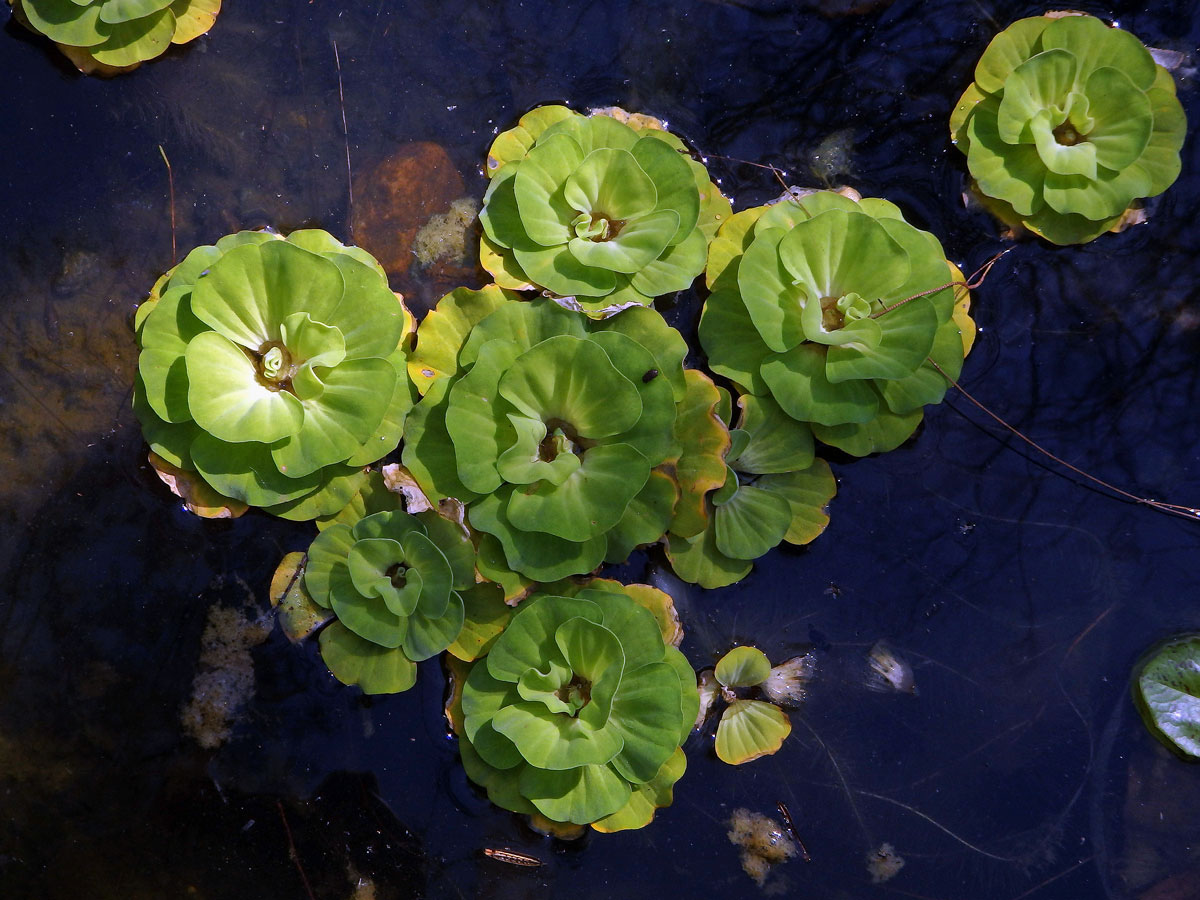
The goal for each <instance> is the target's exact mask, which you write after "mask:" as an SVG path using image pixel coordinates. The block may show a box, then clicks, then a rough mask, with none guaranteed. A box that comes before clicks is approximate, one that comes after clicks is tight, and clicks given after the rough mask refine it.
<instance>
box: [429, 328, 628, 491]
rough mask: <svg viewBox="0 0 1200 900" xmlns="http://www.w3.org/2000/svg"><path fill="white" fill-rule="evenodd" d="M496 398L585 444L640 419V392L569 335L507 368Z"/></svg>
mask: <svg viewBox="0 0 1200 900" xmlns="http://www.w3.org/2000/svg"><path fill="white" fill-rule="evenodd" d="M489 346H490V345H489ZM479 365H480V364H479V363H477V364H476V367H475V369H474V370H472V373H471V374H474V371H475V370H477V369H478V368H479ZM470 377H471V376H470V375H468V376H467V378H470ZM464 381H466V379H465V378H464ZM460 384H461V383H460ZM498 392H499V394H500V396H502V397H504V399H505V400H507V401H508V402H509V403H511V404H512V405H513V406H514V407H516V408H517V409H518V410H520V411H521V412H522V413H524V414H525V415H526V416H529V417H530V418H535V419H540V420H541V421H543V422H546V423H550V422H552V421H553V422H565V423H567V424H568V425H570V426H571V428H572V429H573V430H574V431H575V432H576V433H577V434H579V435H580V436H581V437H585V438H604V437H610V436H612V435H615V434H620V433H621V432H623V431H625V430H627V429H629V428H630V427H632V426H633V424H634V423H635V422H637V420H638V418H639V417H640V416H641V413H642V401H641V397H640V395H639V393H638V390H637V388H636V387H634V385H633V383H632V382H630V380H629V379H628V378H626V377H624V376H623V375H622V374H621V373H620V372H618V371H617V370H616V368H615V367H614V366H613V364H612V362H611V361H610V360H609V358H608V356H607V355H606V354H605V352H604V350H603V349H601V347H600V346H599V345H598V344H596V343H595V342H593V341H587V340H581V339H579V338H575V337H571V336H569V335H561V336H559V337H552V338H549V339H547V340H545V341H542V342H541V343H540V344H538V345H536V346H535V347H532V348H531V349H530V350H528V351H527V352H525V353H524V354H522V355H521V356H520V357H519V358H518V359H516V360H515V361H514V362H512V363H511V364H509V366H508V367H507V371H505V372H504V374H503V375H502V376H501V378H500V379H499V384H498ZM452 403H453V399H452ZM451 434H454V430H453V427H452V429H451ZM455 443H456V444H457V443H458V441H456V442H455ZM640 488H641V486H640V485H639V486H638V489H639V490H640Z"/></svg>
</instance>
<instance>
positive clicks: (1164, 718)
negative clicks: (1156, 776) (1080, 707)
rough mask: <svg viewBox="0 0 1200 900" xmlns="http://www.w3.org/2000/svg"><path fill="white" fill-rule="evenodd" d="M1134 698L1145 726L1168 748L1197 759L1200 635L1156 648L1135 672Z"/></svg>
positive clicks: (1199, 740) (1199, 743) (1199, 745)
mask: <svg viewBox="0 0 1200 900" xmlns="http://www.w3.org/2000/svg"><path fill="white" fill-rule="evenodd" d="M1133 694H1134V699H1135V700H1136V701H1137V705H1138V710H1139V711H1140V712H1141V714H1142V719H1143V721H1145V723H1146V726H1147V727H1148V728H1149V729H1150V730H1151V732H1153V733H1154V735H1155V736H1156V737H1158V738H1159V739H1160V740H1162V741H1163V742H1164V743H1166V744H1167V746H1169V747H1171V748H1172V749H1174V750H1175V751H1176V752H1178V753H1181V754H1183V755H1184V756H1185V757H1187V758H1189V759H1193V760H1200V635H1195V634H1189V635H1184V636H1182V637H1179V638H1175V639H1173V640H1171V641H1168V642H1167V643H1165V644H1163V645H1161V646H1159V647H1157V648H1156V649H1155V650H1154V651H1153V652H1152V654H1151V655H1150V656H1149V658H1148V659H1146V660H1144V661H1143V662H1142V663H1141V664H1140V665H1139V667H1138V668H1137V670H1136V671H1135V673H1134V683H1133Z"/></svg>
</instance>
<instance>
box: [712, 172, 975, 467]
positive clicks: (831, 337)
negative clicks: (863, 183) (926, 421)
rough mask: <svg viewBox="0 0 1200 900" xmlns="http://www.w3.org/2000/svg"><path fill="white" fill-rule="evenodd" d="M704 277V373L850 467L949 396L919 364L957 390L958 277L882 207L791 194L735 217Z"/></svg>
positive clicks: (897, 440) (968, 331)
mask: <svg viewBox="0 0 1200 900" xmlns="http://www.w3.org/2000/svg"><path fill="white" fill-rule="evenodd" d="M707 279H708V284H709V287H710V288H711V289H712V294H711V296H710V297H709V298H708V300H707V302H706V303H705V304H704V313H703V316H702V318H701V321H700V342H701V344H702V345H703V346H704V349H705V351H706V352H707V353H708V359H709V365H710V367H711V368H712V369H713V371H715V372H717V373H718V374H721V375H724V376H725V377H727V378H729V379H730V380H731V381H733V382H734V383H735V384H737V385H739V386H740V387H741V388H742V389H743V390H744V391H745V392H747V393H749V394H751V395H754V396H756V397H767V396H769V397H770V398H772V399H773V400H774V401H775V403H777V404H778V405H779V407H780V408H781V409H782V410H783V411H784V412H785V413H787V415H788V416H790V417H791V418H793V419H796V420H797V421H799V422H806V423H809V425H810V426H811V428H812V431H813V433H814V435H815V436H816V437H817V438H818V439H819V440H821V441H823V442H824V443H827V444H831V445H833V446H835V447H838V448H839V449H841V450H844V451H845V452H847V453H851V454H854V455H856V456H864V455H866V454H868V453H874V452H877V451H884V450H891V449H893V448H895V447H897V446H899V445H900V444H901V443H903V441H904V440H906V439H907V438H908V437H909V436H910V435H912V433H913V431H915V430H916V427H917V425H918V424H919V423H920V421H921V418H922V415H923V412H922V410H923V407H924V406H925V405H926V404H930V403H938V402H940V401H941V399H942V397H943V396H944V395H945V392H946V379H945V377H944V376H943V375H942V374H941V373H939V372H938V371H937V370H936V369H935V368H934V366H933V365H932V364H931V363H929V362H927V359H928V360H933V361H934V362H936V363H937V365H938V366H940V367H941V369H942V370H943V372H945V375H948V376H949V377H951V378H956V377H957V376H958V373H959V371H960V370H961V368H962V361H963V356H964V354H965V352H966V350H967V349H969V347H970V343H971V340H972V339H973V337H974V326H973V323H971V320H970V318H969V317H968V316H967V314H966V308H967V302H968V301H967V299H966V297H965V288H962V287H961V285H962V283H963V278H962V275H961V273H960V272H959V271H958V269H956V268H955V267H954V266H953V265H952V264H951V263H949V262H948V261H947V260H946V256H945V253H944V252H943V251H942V247H941V244H939V243H938V240H937V238H935V237H934V236H933V235H931V234H929V233H928V232H925V231H920V230H918V229H916V228H914V227H913V226H911V225H909V224H908V223H907V222H906V221H905V220H904V218H903V216H902V215H901V213H900V210H899V209H898V208H897V207H896V206H895V205H894V204H892V203H889V202H887V201H886V200H879V199H874V198H867V199H862V198H860V197H858V195H857V194H853V195H850V194H843V193H834V192H832V191H814V192H808V193H804V192H795V191H789V192H788V193H787V194H785V195H784V196H783V197H782V198H781V199H780V200H779V201H777V202H776V203H774V204H771V205H768V206H760V207H755V208H753V209H748V210H744V211H742V212H739V213H737V214H736V215H735V216H733V217H732V218H731V219H730V220H729V221H728V222H726V224H725V225H724V226H723V227H722V229H721V232H720V234H719V235H718V236H717V238H716V240H714V241H713V245H712V248H711V252H710V255H709V263H708V272H707ZM951 282H956V284H954V285H952V284H951ZM956 289H957V290H958V291H959V295H958V296H959V298H960V299H957V300H956V294H955V291H956Z"/></svg>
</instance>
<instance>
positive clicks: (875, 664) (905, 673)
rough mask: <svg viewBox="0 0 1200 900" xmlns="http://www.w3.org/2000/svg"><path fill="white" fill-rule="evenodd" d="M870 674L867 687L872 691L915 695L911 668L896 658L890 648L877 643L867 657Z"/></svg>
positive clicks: (915, 685) (914, 681) (881, 642)
mask: <svg viewBox="0 0 1200 900" xmlns="http://www.w3.org/2000/svg"><path fill="white" fill-rule="evenodd" d="M867 663H868V665H869V666H870V670H871V671H870V673H869V674H868V676H867V687H868V688H870V689H871V690H873V691H897V692H899V693H901V694H913V695H915V694H916V693H917V682H916V680H915V679H914V678H913V671H912V666H910V665H909V664H908V663H907V662H906V661H905V660H903V659H901V658H900V657H899V656H897V655H896V654H895V653H894V652H893V651H892V648H891V647H889V646H888V645H887V644H885V643H884V642H883V641H879V642H878V643H876V644H875V646H874V647H872V648H871V652H870V653H869V654H868V655H867Z"/></svg>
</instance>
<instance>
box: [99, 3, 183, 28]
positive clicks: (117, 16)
mask: <svg viewBox="0 0 1200 900" xmlns="http://www.w3.org/2000/svg"><path fill="white" fill-rule="evenodd" d="M171 2H172V0H100V3H99V6H100V21H102V22H108V23H109V24H110V25H115V24H117V23H120V22H130V21H132V20H134V19H140V18H142V17H143V16H148V15H150V14H151V13H156V12H158V11H159V10H162V9H166V8H167V7H168V6H170V5H171ZM79 5H81V6H83V5H86V4H83V3H81V4H79ZM93 5H96V4H94V3H93Z"/></svg>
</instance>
